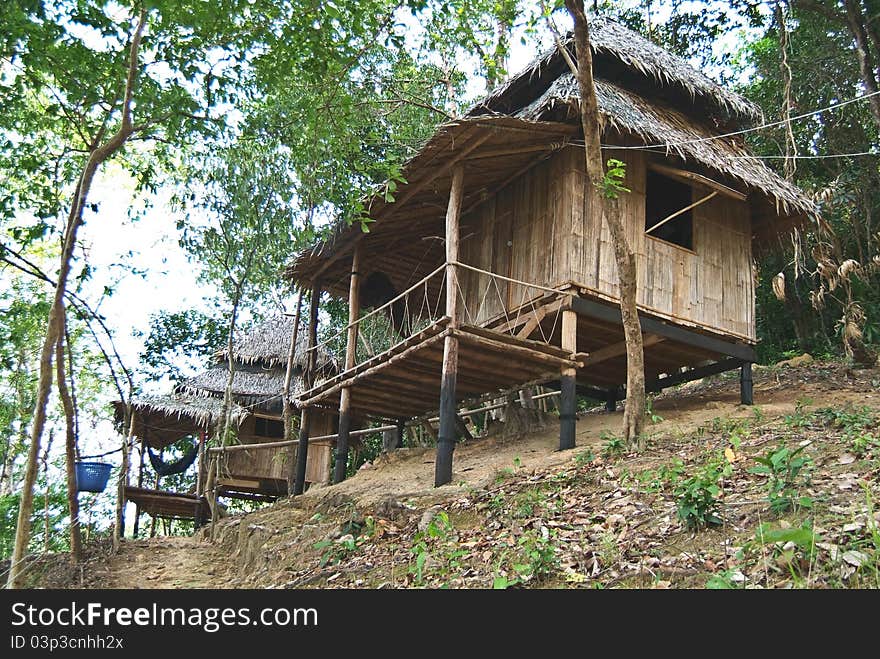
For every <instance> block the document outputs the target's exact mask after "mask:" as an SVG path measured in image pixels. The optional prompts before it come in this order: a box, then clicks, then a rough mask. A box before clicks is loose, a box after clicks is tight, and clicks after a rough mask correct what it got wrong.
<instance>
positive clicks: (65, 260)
mask: <svg viewBox="0 0 880 659" xmlns="http://www.w3.org/2000/svg"><path fill="white" fill-rule="evenodd" d="M145 24H146V10H145V9H142V10H141V11H140V14H139V20H138V27H137V30H136V31H135V33H134V35H133V37H132V40H131V44H130V46H129V59H128V75H127V78H126V82H125V97H124V100H123V105H122V117H121V120H120V127H119V130H118V131H117V132H116V133H114V134H113V136H112V137H110V139H108V140H107V141H106V142H104V143H103V144H101V145H97V144H95V145H93V147H92V149H91V152H90V154H89V158H88V160H87V161H86V164H85V166H84V168H83V173H82V175H81V176H80V179H79V183H78V185H77V187H76V191H75V192H74V195H73V199H72V201H71V208H70V212H69V213H68V216H67V223H66V225H65V230H64V240H63V242H62V248H61V260H60V268H59V270H58V280H57V282H56V285H55V297H54V299H53V300H52V306H51V308H50V309H49V320H48V323H47V324H46V336H45V338H44V340H43V346H42V348H41V349H40V375H39V381H38V382H39V383H38V386H37V402H36V405H35V406H34V415H33V419H32V425H31V436H30V446H29V448H28V456H27V463H26V464H27V466H26V468H25V474H24V482H23V483H22V488H21V503H20V504H19V508H18V519H17V521H16V525H15V544H14V547H13V550H12V558H11V560H10V567H9V580H8V581H7V583H6V587H7V588H20V587H21V585H22V577H23V567H22V563H23V561H24V556H25V553H26V552H27V547H28V542H29V540H30V536H31V515H32V514H33V511H34V483H35V482H36V480H37V459H38V456H39V453H40V440H41V438H42V436H43V429H44V428H45V425H46V407H47V405H48V403H49V394H50V393H51V390H52V353H53V352H54V350H55V345H56V344H57V343H58V336H59V333H60V327H61V321H62V317H63V313H64V311H63V303H64V294H65V292H66V290H67V280H68V278H69V276H70V267H71V263H72V260H73V250H74V248H75V247H76V235H77V232H78V231H79V228H80V226H81V225H82V218H83V209H84V208H85V204H86V200H87V198H88V195H89V191H90V190H91V187H92V182H93V180H94V178H95V172H96V171H97V169H98V166H99V165H100V164H101V163H102V162H104V161H105V160H107V158H109V157H110V156H112V155H113V154H114V153H116V152H117V151H119V149H121V148H122V147H123V145H124V144H125V142H126V141H127V140H128V138H129V137H131V135H132V133H133V132H134V126H133V123H132V119H131V106H132V95H133V93H134V84H135V82H136V80H137V74H138V66H137V64H138V51H139V49H140V42H141V36H142V34H143V30H144V26H145Z"/></svg>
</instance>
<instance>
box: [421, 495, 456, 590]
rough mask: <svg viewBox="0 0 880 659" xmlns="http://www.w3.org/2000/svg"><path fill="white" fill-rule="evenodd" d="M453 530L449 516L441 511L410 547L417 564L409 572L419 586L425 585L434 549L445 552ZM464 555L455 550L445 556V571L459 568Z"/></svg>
mask: <svg viewBox="0 0 880 659" xmlns="http://www.w3.org/2000/svg"><path fill="white" fill-rule="evenodd" d="M453 530H454V529H453V526H452V522H450V521H449V515H448V514H447V513H446V511H443V510H441V511H438V512H437V514H436V515H434V517H433V518H432V519H431V521H430V522H429V523H428V526H427V528H426V529H425V530H424V531H420V532H419V533H417V534H416V535H415V537H414V539H413V540H414V542H413V545H412V547H410V554H412V556H413V557H414V558H415V562H414V563H412V564H411V565H410V568H409V572H410V574H411V575H412V576H413V580H414V583H415V584H416V585H417V586H422V585H424V583H425V566H426V564H427V561H428V558H429V557H430V556H431V550H432V548H435V547H436V549H437V550H439V551H441V552H442V550H445V549H446V547H445V545H446V544H447V543H448V541H449V540H450V535H451V534H452V532H453ZM462 555H463V552H461V550H459V549H453V550H452V552H451V553H449V554H446V555H444V557H445V560H444V561H443V563H442V564H443V566H444V567H443V570H444V571H445V570H447V569H450V570H452V569H455V568H457V567H458V566H459V565H460V561H459V559H460V558H461V556H462Z"/></svg>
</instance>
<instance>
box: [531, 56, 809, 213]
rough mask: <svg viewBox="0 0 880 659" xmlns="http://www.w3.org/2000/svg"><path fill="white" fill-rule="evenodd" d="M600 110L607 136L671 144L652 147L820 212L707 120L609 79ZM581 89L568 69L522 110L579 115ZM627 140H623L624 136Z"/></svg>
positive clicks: (786, 203)
mask: <svg viewBox="0 0 880 659" xmlns="http://www.w3.org/2000/svg"><path fill="white" fill-rule="evenodd" d="M596 95H597V97H598V101H599V109H600V111H601V112H602V114H603V115H604V117H605V121H606V137H607V139H608V140H609V141H610V140H611V139H612V138H613V133H612V131H609V130H607V129H608V128H610V129H612V130H613V131H616V132H617V133H618V135H635V136H637V137H639V138H640V139H641V140H643V141H644V142H645V143H646V144H649V145H652V144H668V145H669V146H668V147H666V148H663V147H660V148H656V149H653V150H652V151H654V152H657V153H660V154H663V155H666V154H672V155H675V156H678V157H680V158H681V159H682V160H683V161H685V162H689V163H693V164H696V165H698V166H699V167H702V168H707V169H710V170H714V171H715V172H717V173H718V174H721V175H722V176H724V177H730V178H731V179H734V180H735V181H737V182H739V183H742V184H744V185H745V186H747V187H748V188H750V189H751V191H753V192H755V193H757V194H759V195H764V196H766V197H768V198H770V199H772V201H773V204H774V206H776V207H777V210H778V212H779V214H780V215H814V214H815V213H816V206H815V204H814V203H813V201H812V200H810V199H809V198H808V197H807V196H806V195H805V194H804V192H803V191H802V190H800V189H799V188H798V187H796V186H794V185H792V184H791V183H789V182H788V181H786V180H785V179H783V178H782V177H780V176H779V175H777V174H776V173H775V172H774V171H773V170H771V169H770V168H769V167H767V166H766V165H765V164H764V163H763V162H762V161H761V160H759V159H757V158H755V157H754V156H753V155H752V154H750V153H749V152H748V150H747V149H746V147H745V145H744V144H743V142H742V140H740V139H735V138H724V139H712V137H713V135H715V134H717V133H716V132H715V131H713V130H712V129H711V128H709V127H708V126H706V125H705V124H703V123H701V122H699V121H696V120H694V119H692V118H690V117H688V116H686V115H685V114H684V113H682V112H680V111H678V110H676V109H674V108H671V107H668V106H666V105H664V104H661V103H658V102H653V101H648V100H646V99H644V98H642V97H641V96H638V95H637V94H634V93H633V92H630V91H628V90H626V89H623V88H622V87H619V86H618V85H615V84H613V83H611V82H608V81H606V80H597V81H596ZM579 101H580V93H579V89H578V83H577V79H576V78H575V77H574V75H573V74H572V73H570V72H569V73H564V74H562V75H561V76H559V78H557V79H556V80H555V81H554V82H553V84H552V85H551V86H550V88H549V89H548V90H547V91H546V92H544V94H542V95H541V96H540V97H539V98H537V99H536V100H534V101H533V102H532V103H530V104H529V105H527V106H526V107H524V108H522V109H520V110H518V111H517V112H516V115H515V116H517V117H520V118H523V119H528V120H529V121H541V120H544V119H553V120H561V119H577V118H578V116H579V114H578V103H579ZM621 141H622V140H621Z"/></svg>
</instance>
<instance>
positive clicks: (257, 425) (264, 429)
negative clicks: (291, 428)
mask: <svg viewBox="0 0 880 659" xmlns="http://www.w3.org/2000/svg"><path fill="white" fill-rule="evenodd" d="M254 435H256V436H257V437H269V438H275V437H284V423H283V422H281V421H277V420H276V419H265V418H263V417H261V416H258V417H256V418H255V419H254Z"/></svg>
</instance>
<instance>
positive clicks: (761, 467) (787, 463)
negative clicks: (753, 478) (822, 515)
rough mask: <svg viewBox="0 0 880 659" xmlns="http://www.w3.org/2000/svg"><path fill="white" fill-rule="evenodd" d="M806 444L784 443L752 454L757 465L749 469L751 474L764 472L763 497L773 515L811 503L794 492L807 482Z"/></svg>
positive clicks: (809, 461)
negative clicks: (764, 451)
mask: <svg viewBox="0 0 880 659" xmlns="http://www.w3.org/2000/svg"><path fill="white" fill-rule="evenodd" d="M807 446H808V444H804V445H803V446H799V447H798V448H796V449H794V450H791V449H789V448H788V447H787V446H784V445H783V446H778V447H777V448H775V449H771V450H769V451H767V452H766V453H765V454H764V455H763V456H759V457H756V458H755V461H756V462H757V463H758V465H757V466H756V467H752V468H751V469H750V470H749V471H750V472H751V473H753V474H760V475H763V476H767V500H768V501H769V502H770V510H771V511H773V513H775V514H777V515H778V514H780V513H783V512H786V511H788V510H792V509H795V508H798V507H804V508H810V507H812V505H813V502H812V500H811V499H810V498H809V497H801V496H798V491H799V488H800V486H801V485H803V484H805V483H806V482H809V468H810V465H811V464H812V461H811V460H810V458H809V456H807V455H805V454H804V450H805V449H806V448H807Z"/></svg>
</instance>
